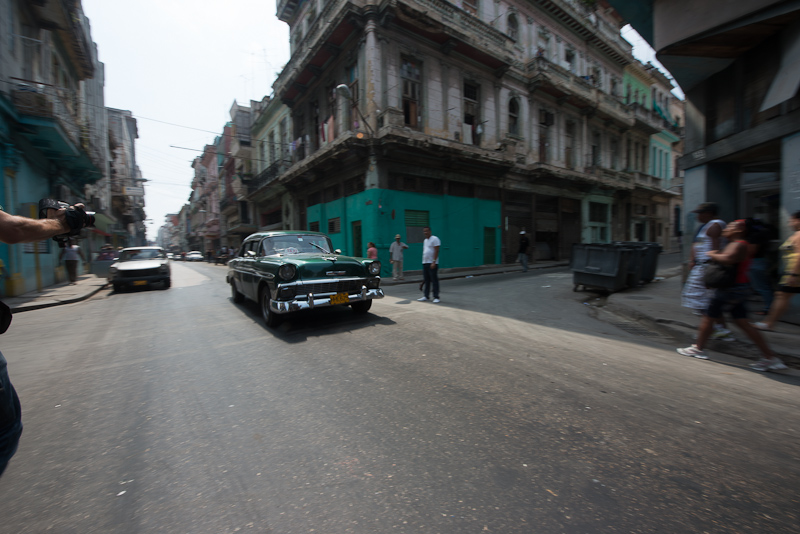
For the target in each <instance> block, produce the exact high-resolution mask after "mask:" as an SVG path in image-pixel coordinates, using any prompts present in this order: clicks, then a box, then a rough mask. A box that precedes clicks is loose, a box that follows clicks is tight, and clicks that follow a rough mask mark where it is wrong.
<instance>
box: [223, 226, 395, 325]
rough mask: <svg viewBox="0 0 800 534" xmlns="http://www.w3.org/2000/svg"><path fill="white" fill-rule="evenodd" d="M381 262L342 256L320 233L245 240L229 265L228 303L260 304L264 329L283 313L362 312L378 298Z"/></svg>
mask: <svg viewBox="0 0 800 534" xmlns="http://www.w3.org/2000/svg"><path fill="white" fill-rule="evenodd" d="M380 272H381V263H380V262H379V261H378V260H370V259H366V258H351V257H349V256H343V255H342V254H341V251H340V250H333V247H332V245H331V240H330V238H329V237H328V236H327V235H325V234H322V233H319V232H302V231H275V232H259V233H256V234H253V235H251V236H249V237H248V238H247V239H245V240H244V243H242V246H241V247H239V250H238V252H236V253H235V255H234V256H233V258H232V259H231V260H230V261H229V262H228V274H227V282H228V283H229V284H230V285H231V297H232V299H233V302H235V303H241V302H243V301H244V299H245V298H248V299H250V300H253V301H255V302H257V303H258V304H259V307H260V308H261V314H262V315H263V317H264V322H266V323H267V326H270V327H273V326H277V325H278V324H279V323H280V321H281V319H282V318H283V317H284V316H285V314H287V313H293V312H298V311H302V310H310V309H313V308H321V307H326V306H338V305H345V306H347V305H349V306H350V307H351V308H352V309H353V311H355V312H356V313H367V311H369V309H370V307H371V306H372V300H373V299H382V298H383V290H382V289H381V288H380V284H381V277H380Z"/></svg>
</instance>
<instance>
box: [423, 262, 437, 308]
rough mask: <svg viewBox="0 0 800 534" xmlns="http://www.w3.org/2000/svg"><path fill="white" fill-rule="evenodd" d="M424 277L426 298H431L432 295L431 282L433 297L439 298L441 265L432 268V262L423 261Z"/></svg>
mask: <svg viewBox="0 0 800 534" xmlns="http://www.w3.org/2000/svg"><path fill="white" fill-rule="evenodd" d="M422 279H423V280H424V283H425V285H424V286H423V289H422V292H423V294H424V295H425V298H430V296H431V284H433V298H435V299H438V298H439V267H438V266H437V267H436V268H435V269H431V264H430V263H423V264H422Z"/></svg>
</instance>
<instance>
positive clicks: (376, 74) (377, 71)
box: [361, 17, 383, 131]
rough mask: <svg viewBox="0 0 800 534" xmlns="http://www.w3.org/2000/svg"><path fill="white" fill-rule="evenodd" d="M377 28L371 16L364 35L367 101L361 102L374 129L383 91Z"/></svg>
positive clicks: (363, 110)
mask: <svg viewBox="0 0 800 534" xmlns="http://www.w3.org/2000/svg"><path fill="white" fill-rule="evenodd" d="M377 29H378V23H377V21H376V20H375V19H374V18H372V17H370V18H369V19H368V20H367V23H366V25H365V26H364V35H365V37H366V48H365V50H364V57H365V59H366V65H365V69H364V71H365V75H366V78H367V83H366V102H364V103H363V104H361V112H362V113H363V114H364V116H365V117H366V118H367V121H368V122H369V125H370V126H372V129H373V131H374V130H375V129H376V128H377V126H378V124H377V120H376V117H377V110H378V100H379V99H380V95H381V92H382V87H381V81H382V78H383V75H382V70H383V69H382V65H381V53H380V47H379V46H378V35H377Z"/></svg>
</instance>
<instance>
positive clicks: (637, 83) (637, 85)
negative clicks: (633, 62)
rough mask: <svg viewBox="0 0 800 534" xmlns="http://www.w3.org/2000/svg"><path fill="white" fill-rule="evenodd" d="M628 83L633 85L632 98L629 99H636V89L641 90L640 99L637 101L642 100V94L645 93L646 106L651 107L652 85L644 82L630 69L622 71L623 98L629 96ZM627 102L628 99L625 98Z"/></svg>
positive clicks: (631, 100)
mask: <svg viewBox="0 0 800 534" xmlns="http://www.w3.org/2000/svg"><path fill="white" fill-rule="evenodd" d="M628 85H630V87H631V92H630V98H629V101H630V102H633V101H634V96H635V95H636V91H637V90H638V92H639V100H638V101H637V102H641V100H642V96H641V95H644V107H645V108H647V109H651V108H652V106H651V103H650V86H649V85H647V84H646V83H643V82H642V81H641V80H639V78H637V77H636V76H633V75H631V73H629V72H628V71H625V72H623V73H622V96H623V98H628ZM625 101H626V102H627V101H628V100H625Z"/></svg>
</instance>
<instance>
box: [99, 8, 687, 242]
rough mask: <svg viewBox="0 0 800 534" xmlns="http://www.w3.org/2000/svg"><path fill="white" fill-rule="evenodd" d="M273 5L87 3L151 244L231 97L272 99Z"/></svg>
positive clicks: (183, 196) (277, 30)
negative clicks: (132, 124) (140, 182)
mask: <svg viewBox="0 0 800 534" xmlns="http://www.w3.org/2000/svg"><path fill="white" fill-rule="evenodd" d="M275 6H276V5H275V0H225V1H224V2H222V1H220V0H166V1H165V0H83V11H84V13H85V14H86V16H87V17H88V18H89V21H90V23H91V30H92V40H93V41H94V42H95V43H97V48H98V56H99V59H100V61H101V62H103V63H104V65H105V102H106V106H107V107H112V108H117V109H125V110H129V111H131V112H132V113H133V116H134V117H135V118H136V120H137V127H138V131H139V138H138V139H137V140H136V159H137V164H138V165H139V168H140V169H141V171H142V176H143V177H144V178H145V179H146V180H148V181H147V182H146V183H145V213H146V214H147V218H148V220H147V222H146V225H147V237H148V239H151V240H152V239H155V238H156V236H157V234H158V229H159V228H160V227H161V226H163V225H164V221H165V218H166V216H167V214H170V213H178V212H179V211H180V209H181V207H183V205H184V204H186V203H187V202H188V200H189V195H190V193H191V182H192V176H193V175H194V171H193V170H192V168H191V163H192V161H193V160H194V158H195V157H196V156H199V155H200V153H201V150H202V149H203V147H204V146H205V145H207V144H209V143H212V142H213V141H214V138H215V137H217V136H218V135H220V134H221V133H222V128H223V127H224V125H225V123H227V122H228V121H229V120H230V114H229V112H230V108H231V106H232V105H233V102H234V100H236V101H237V102H238V103H239V104H240V105H245V106H249V105H250V100H261V99H263V98H264V97H265V96H268V95H271V94H272V83H273V82H274V81H275V78H276V77H277V75H278V73H280V71H281V69H282V68H283V66H284V65H285V64H286V62H287V61H288V60H289V26H288V25H287V24H286V23H284V22H281V21H279V20H278V18H277V17H276V16H275V13H276V7H275ZM626 28H627V29H625V28H624V29H623V32H622V35H623V37H625V39H627V40H628V41H629V42H630V43H631V44H633V45H634V51H633V52H634V55H635V56H636V57H638V58H639V59H640V60H641V61H643V62H645V63H646V62H647V61H653V62H654V64H656V63H657V62H656V61H655V53H654V52H653V50H652V49H651V48H650V47H649V46H648V45H647V43H646V42H645V41H644V40H643V39H641V37H639V36H638V34H637V33H636V32H635V30H633V29H632V28H630V26H628V27H626ZM657 66H659V68H661V69H662V71H663V70H664V69H663V67H661V66H660V65H657ZM678 94H679V95H680V96H681V97H682V94H681V93H678ZM175 147H178V148H175Z"/></svg>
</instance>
